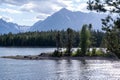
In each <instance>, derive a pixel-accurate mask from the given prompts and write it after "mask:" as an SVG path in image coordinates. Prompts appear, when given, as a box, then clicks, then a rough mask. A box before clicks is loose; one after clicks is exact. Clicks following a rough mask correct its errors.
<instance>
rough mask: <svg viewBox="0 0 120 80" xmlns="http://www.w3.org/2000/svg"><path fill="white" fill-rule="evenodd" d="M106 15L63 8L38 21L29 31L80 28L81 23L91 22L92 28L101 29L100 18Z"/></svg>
mask: <svg viewBox="0 0 120 80" xmlns="http://www.w3.org/2000/svg"><path fill="white" fill-rule="evenodd" d="M105 16H106V15H103V14H98V13H92V12H91V13H83V12H79V11H77V12H72V11H70V10H67V9H65V8H63V9H61V10H60V11H58V12H56V13H54V14H53V15H51V16H49V17H48V18H46V19H45V20H44V21H38V22H37V23H35V24H34V25H33V26H32V27H31V28H30V31H47V30H62V29H67V28H72V29H74V30H80V29H81V27H82V25H83V24H92V25H93V28H94V29H101V26H102V24H101V19H102V18H104V17H105Z"/></svg>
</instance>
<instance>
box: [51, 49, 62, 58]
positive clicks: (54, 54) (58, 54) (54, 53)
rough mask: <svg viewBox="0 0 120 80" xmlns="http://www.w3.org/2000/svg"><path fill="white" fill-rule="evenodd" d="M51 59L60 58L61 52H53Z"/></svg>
mask: <svg viewBox="0 0 120 80" xmlns="http://www.w3.org/2000/svg"><path fill="white" fill-rule="evenodd" d="M52 56H53V57H61V56H62V52H59V51H58V50H55V51H54V52H53V54H52Z"/></svg>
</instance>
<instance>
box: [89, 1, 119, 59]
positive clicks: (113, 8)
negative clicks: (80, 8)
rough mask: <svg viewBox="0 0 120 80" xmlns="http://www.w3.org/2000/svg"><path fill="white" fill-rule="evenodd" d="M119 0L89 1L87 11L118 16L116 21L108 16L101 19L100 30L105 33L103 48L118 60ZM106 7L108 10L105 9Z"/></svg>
mask: <svg viewBox="0 0 120 80" xmlns="http://www.w3.org/2000/svg"><path fill="white" fill-rule="evenodd" d="M119 5H120V0H89V1H88V9H89V10H95V11H97V12H109V13H110V14H111V15H112V14H114V13H115V14H118V16H117V18H116V19H113V18H112V17H111V16H110V15H108V16H107V17H106V18H105V19H102V24H103V26H102V29H103V30H104V31H105V32H106V36H105V38H104V42H105V46H106V47H107V51H108V52H109V53H114V54H116V55H117V56H118V57H119V58H120V6H119ZM106 6H107V7H108V8H106Z"/></svg>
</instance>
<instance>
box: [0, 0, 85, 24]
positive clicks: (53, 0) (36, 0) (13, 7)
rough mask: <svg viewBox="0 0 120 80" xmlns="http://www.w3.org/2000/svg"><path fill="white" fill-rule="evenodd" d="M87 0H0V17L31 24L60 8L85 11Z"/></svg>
mask: <svg viewBox="0 0 120 80" xmlns="http://www.w3.org/2000/svg"><path fill="white" fill-rule="evenodd" d="M86 2H87V0H0V18H2V19H4V20H6V21H8V22H14V23H17V24H19V25H27V26H31V25H33V24H34V23H35V22H37V21H38V20H44V19H45V18H47V17H48V16H50V15H52V14H53V13H55V12H57V11H59V10H60V9H61V8H67V9H69V10H71V11H82V12H87V9H86V6H87V4H86Z"/></svg>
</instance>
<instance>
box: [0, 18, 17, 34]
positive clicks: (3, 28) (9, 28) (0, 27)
mask: <svg viewBox="0 0 120 80" xmlns="http://www.w3.org/2000/svg"><path fill="white" fill-rule="evenodd" d="M9 32H12V33H18V32H19V29H18V25H17V24H14V23H10V22H6V21H4V20H3V19H0V34H4V33H6V34H7V33H9Z"/></svg>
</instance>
